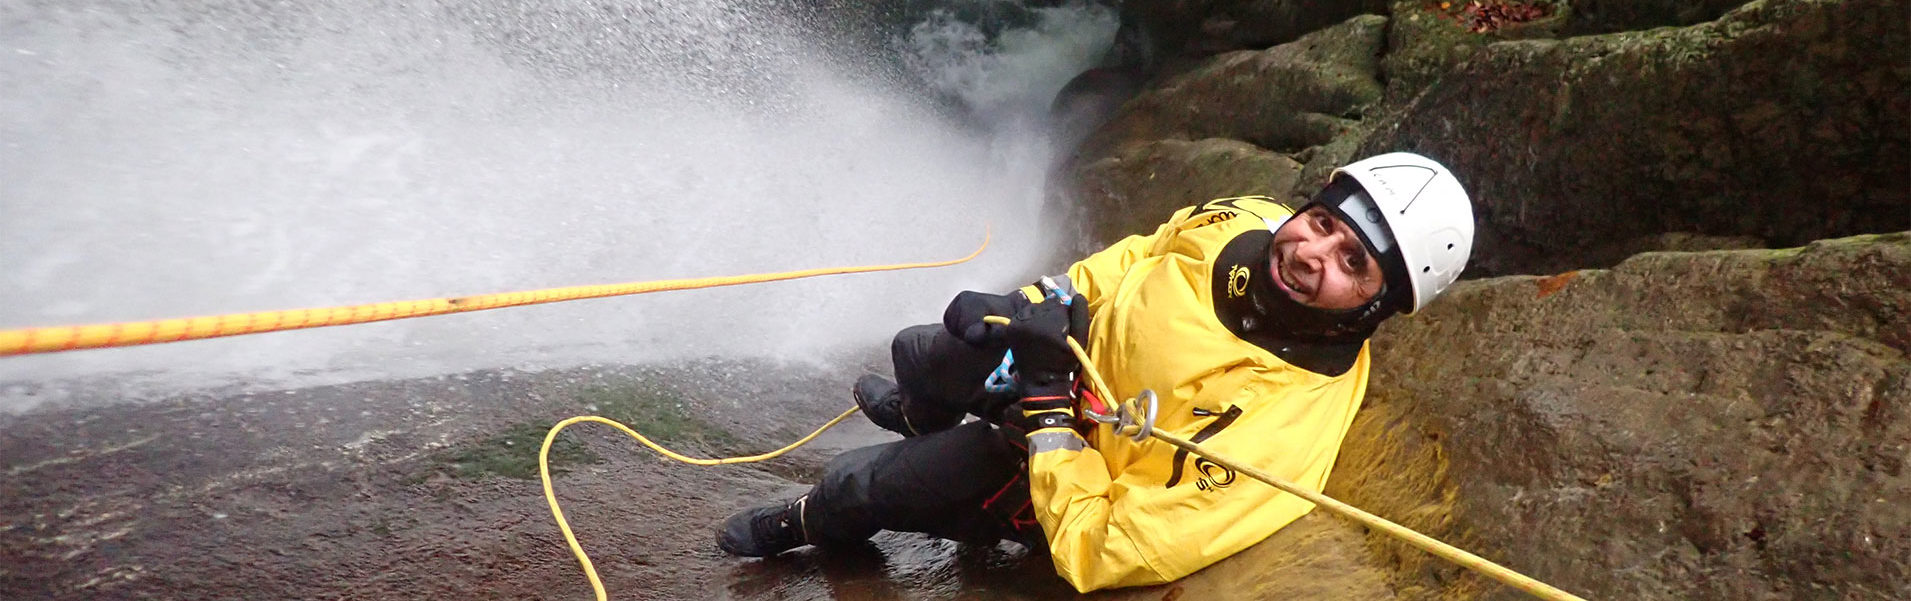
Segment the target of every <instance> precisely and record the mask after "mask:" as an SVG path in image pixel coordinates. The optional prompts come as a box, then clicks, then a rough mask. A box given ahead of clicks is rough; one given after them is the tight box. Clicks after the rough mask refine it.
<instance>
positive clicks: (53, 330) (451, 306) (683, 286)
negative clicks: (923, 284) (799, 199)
mask: <svg viewBox="0 0 1911 601" xmlns="http://www.w3.org/2000/svg"><path fill="white" fill-rule="evenodd" d="M988 247H989V234H988V232H987V231H986V230H985V231H984V233H983V235H982V245H981V246H978V247H976V249H975V251H974V252H971V253H969V255H968V256H966V257H962V258H960V259H955V260H950V261H937V262H930V263H902V264H895V265H865V266H857V267H829V268H821V269H805V270H800V271H784V272H778V273H760V274H751V275H734V276H722V277H711V278H690V279H675V280H657V281H651V282H628V283H623V284H600V285H594V286H569V287H564V288H546V289H543V290H527V291H522V292H503V293H497V294H480V295H476V296H458V297H448V298H431V299H424V300H412V301H396V302H387V303H372V304H366V305H350V306H342V307H323V308H314V309H293V310H289V311H261V312H257V313H234V314H228V315H210V316H205V317H190V318H183V319H163V320H157V321H139V322H126V323H106V324H93V325H81V326H58V327H49V328H27V329H19V330H0V357H5V356H9V355H26V354H32V353H53V352H59V351H70V350H75V349H89V348H106V347H119V346H136V345H142V344H158V343H162V342H177V341H180V340H198V339H203V338H218V337H221V336H238V335H241V334H259V333H263V332H278V331H282V330H298V329H304V328H317V327H324V326H342V325H349V324H356V323H368V322H374V321H386V320H391V319H404V318H408V317H424V316H427V315H444V314H448V313H464V312H468V311H483V310H486V309H500V308H504V307H516V306H521V305H536V304H542V303H554V302H558V301H568V300H578V299H585V298H602V297H606V296H622V295H627V294H644V293H648V292H663V291H667V290H689V289H692V288H715V287H718V286H736V285H739V284H755V283H760V282H775V281H781V280H794V279H798V278H808V277H816V276H823V275H837V274H846V273H867V272H872V271H895V270H901V269H920V268H926V267H943V266H947V265H954V264H957V263H962V262H965V261H968V260H970V259H974V258H975V257H976V256H977V255H980V254H982V250H983V249H986V248H988Z"/></svg>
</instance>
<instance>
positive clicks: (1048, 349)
mask: <svg viewBox="0 0 1911 601" xmlns="http://www.w3.org/2000/svg"><path fill="white" fill-rule="evenodd" d="M1000 327H1001V328H1002V332H1001V335H1002V337H1003V338H1004V339H1006V340H1007V341H1008V345H1009V350H1011V351H1014V353H1015V366H1014V369H1015V377H1016V380H1017V381H1018V382H1019V383H1020V384H1021V386H1022V396H1023V397H1024V398H1028V397H1043V396H1063V397H1066V396H1069V389H1070V388H1072V387H1073V385H1074V382H1073V378H1072V377H1070V376H1071V374H1073V373H1074V372H1075V371H1076V370H1077V369H1080V368H1081V363H1080V362H1079V361H1077V360H1076V359H1075V353H1074V351H1073V350H1071V349H1069V347H1068V340H1069V339H1070V338H1071V337H1072V338H1073V339H1074V340H1075V342H1076V343H1077V344H1082V343H1084V342H1086V341H1087V339H1088V299H1087V298H1084V297H1083V296H1082V295H1080V294H1077V295H1075V296H1074V297H1072V298H1070V299H1068V300H1067V302H1063V301H1062V300H1061V299H1044V300H1043V302H1039V303H1030V304H1028V305H1025V306H1023V307H1021V308H1019V309H1017V310H1016V311H1015V315H1013V316H1011V317H1010V318H1009V323H1008V324H1007V325H1003V326H1000Z"/></svg>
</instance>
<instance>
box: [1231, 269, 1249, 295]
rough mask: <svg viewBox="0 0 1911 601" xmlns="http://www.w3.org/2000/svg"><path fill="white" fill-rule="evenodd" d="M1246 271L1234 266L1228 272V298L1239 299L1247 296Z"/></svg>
mask: <svg viewBox="0 0 1911 601" xmlns="http://www.w3.org/2000/svg"><path fill="white" fill-rule="evenodd" d="M1247 278H1248V271H1247V268H1246V267H1242V266H1240V265H1235V266H1234V268H1233V269H1229V270H1228V298H1240V297H1241V295H1244V294H1247Z"/></svg>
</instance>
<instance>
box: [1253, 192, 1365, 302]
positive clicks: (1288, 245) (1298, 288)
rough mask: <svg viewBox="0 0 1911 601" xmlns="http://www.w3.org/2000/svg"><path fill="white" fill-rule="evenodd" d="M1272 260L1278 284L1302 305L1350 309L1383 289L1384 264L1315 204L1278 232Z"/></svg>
mask: <svg viewBox="0 0 1911 601" xmlns="http://www.w3.org/2000/svg"><path fill="white" fill-rule="evenodd" d="M1268 263H1269V267H1270V271H1271V272H1272V273H1273V274H1274V276H1275V277H1274V282H1275V285H1277V286H1280V288H1281V289H1282V290H1283V291H1285V292H1287V294H1288V296H1291V297H1293V298H1294V300H1295V301H1298V302H1300V303H1302V304H1305V305H1308V306H1310V307H1317V308H1321V309H1352V308H1355V307H1359V306H1361V305H1364V304H1367V301H1368V300H1371V299H1373V297H1374V295H1375V294H1378V293H1379V292H1380V287H1381V282H1383V281H1384V279H1383V276H1382V275H1381V273H1380V262H1379V261H1377V260H1375V259H1374V257H1373V255H1371V254H1368V253H1367V246H1366V245H1365V244H1361V243H1360V236H1359V235H1358V234H1355V233H1354V230H1353V227H1352V226H1349V225H1348V224H1346V223H1344V222H1342V221H1341V220H1339V219H1337V218H1335V217H1334V214H1333V213H1331V212H1329V211H1328V210H1327V209H1324V208H1321V207H1314V208H1312V209H1308V210H1307V211H1305V212H1302V213H1301V214H1299V215H1295V216H1294V217H1293V218H1292V219H1288V220H1287V223H1285V224H1282V225H1281V227H1280V229H1277V230H1274V244H1272V245H1271V246H1269V247H1268Z"/></svg>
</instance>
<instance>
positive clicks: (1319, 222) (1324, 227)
mask: <svg viewBox="0 0 1911 601" xmlns="http://www.w3.org/2000/svg"><path fill="white" fill-rule="evenodd" d="M1314 229H1315V230H1317V231H1319V232H1320V233H1322V234H1325V233H1327V232H1328V231H1330V230H1332V229H1334V226H1333V225H1332V224H1330V223H1327V216H1326V215H1321V214H1318V213H1317V214H1315V215H1314Z"/></svg>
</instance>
